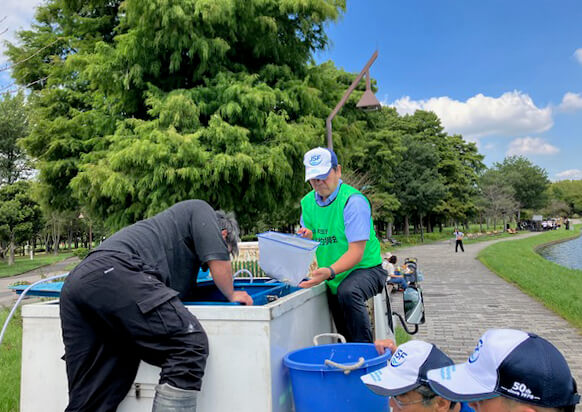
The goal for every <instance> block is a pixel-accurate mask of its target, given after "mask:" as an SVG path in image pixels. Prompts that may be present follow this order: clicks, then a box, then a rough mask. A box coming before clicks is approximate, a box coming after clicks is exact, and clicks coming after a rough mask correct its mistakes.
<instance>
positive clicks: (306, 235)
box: [297, 227, 313, 239]
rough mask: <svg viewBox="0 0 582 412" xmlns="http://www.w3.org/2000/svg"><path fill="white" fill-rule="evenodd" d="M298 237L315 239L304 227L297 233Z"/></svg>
mask: <svg viewBox="0 0 582 412" xmlns="http://www.w3.org/2000/svg"><path fill="white" fill-rule="evenodd" d="M297 234H298V235H301V236H302V237H305V238H307V239H313V232H312V231H311V230H309V229H307V228H306V227H302V228H301V229H299V230H298V231H297Z"/></svg>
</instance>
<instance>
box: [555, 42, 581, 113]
mask: <svg viewBox="0 0 582 412" xmlns="http://www.w3.org/2000/svg"><path fill="white" fill-rule="evenodd" d="M580 50H582V49H580ZM559 108H560V110H563V111H566V112H571V111H575V110H580V109H582V95H581V94H579V93H571V92H568V93H566V94H565V95H564V97H563V98H562V103H561V104H560V106H559Z"/></svg>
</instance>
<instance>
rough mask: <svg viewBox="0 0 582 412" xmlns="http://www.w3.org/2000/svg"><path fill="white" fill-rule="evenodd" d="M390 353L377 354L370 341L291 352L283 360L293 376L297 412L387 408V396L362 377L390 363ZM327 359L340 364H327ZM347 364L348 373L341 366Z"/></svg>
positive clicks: (384, 411) (378, 411)
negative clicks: (379, 393) (378, 391)
mask: <svg viewBox="0 0 582 412" xmlns="http://www.w3.org/2000/svg"><path fill="white" fill-rule="evenodd" d="M390 355H391V354H390V352H386V353H385V354H384V355H378V352H377V351H376V348H375V347H374V345H373V344H371V343H339V344H333V345H320V346H313V347H309V348H304V349H299V350H296V351H294V352H290V353H288V354H287V355H286V356H285V358H284V359H283V363H284V364H285V366H287V367H288V368H289V372H290V376H291V386H292V389H293V400H294V401H295V412H312V411H334V412H355V411H374V412H388V411H389V410H390V409H389V407H388V398H387V397H385V396H379V395H376V394H375V393H373V392H372V391H371V390H369V389H368V388H367V387H366V385H364V383H363V382H362V381H361V380H360V377H361V376H362V375H365V374H367V373H370V372H373V371H375V370H377V369H380V368H383V367H385V366H387V361H388V359H389V358H390ZM360 358H363V359H360ZM326 360H330V361H332V362H334V363H335V364H339V365H338V366H337V367H336V366H331V365H326V362H325V361H326ZM362 361H363V362H362ZM360 363H361V364H360ZM342 365H343V366H342ZM346 366H347V367H350V368H352V369H353V370H351V371H350V372H349V373H347V374H346V373H345V372H344V370H343V369H341V368H342V367H346Z"/></svg>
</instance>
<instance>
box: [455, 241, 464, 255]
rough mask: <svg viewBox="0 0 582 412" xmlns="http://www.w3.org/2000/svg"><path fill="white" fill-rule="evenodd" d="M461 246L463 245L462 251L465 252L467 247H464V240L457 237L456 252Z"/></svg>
mask: <svg viewBox="0 0 582 412" xmlns="http://www.w3.org/2000/svg"><path fill="white" fill-rule="evenodd" d="M459 246H461V251H463V252H464V251H465V248H464V247H463V241H462V240H461V239H457V241H456V242H455V252H457V249H458V248H459Z"/></svg>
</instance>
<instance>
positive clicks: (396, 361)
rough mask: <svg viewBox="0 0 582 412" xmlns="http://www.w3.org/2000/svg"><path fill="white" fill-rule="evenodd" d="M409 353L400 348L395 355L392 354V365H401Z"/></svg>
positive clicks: (395, 366)
mask: <svg viewBox="0 0 582 412" xmlns="http://www.w3.org/2000/svg"><path fill="white" fill-rule="evenodd" d="M407 356H408V353H406V352H404V351H403V350H402V349H398V350H397V351H396V353H395V354H394V355H392V359H391V360H390V365H391V366H393V367H394V368H397V367H399V366H401V365H402V364H403V363H404V361H406V357H407Z"/></svg>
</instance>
